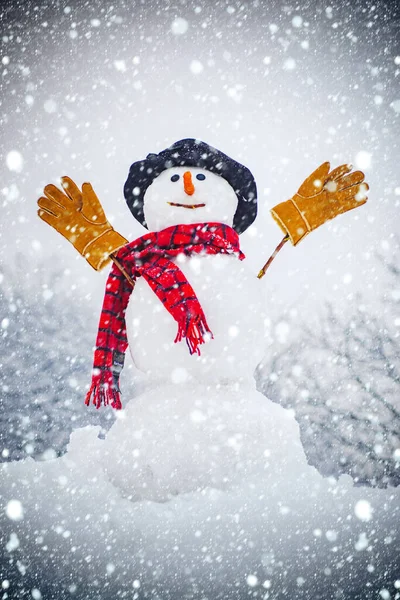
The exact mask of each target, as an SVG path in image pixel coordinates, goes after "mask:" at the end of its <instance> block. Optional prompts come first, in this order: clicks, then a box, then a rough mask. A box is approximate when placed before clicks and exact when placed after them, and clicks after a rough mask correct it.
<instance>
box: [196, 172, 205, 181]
mask: <svg viewBox="0 0 400 600" xmlns="http://www.w3.org/2000/svg"><path fill="white" fill-rule="evenodd" d="M205 178H206V176H205V175H203V173H198V174H197V175H196V179H198V180H199V181H204V180H205Z"/></svg>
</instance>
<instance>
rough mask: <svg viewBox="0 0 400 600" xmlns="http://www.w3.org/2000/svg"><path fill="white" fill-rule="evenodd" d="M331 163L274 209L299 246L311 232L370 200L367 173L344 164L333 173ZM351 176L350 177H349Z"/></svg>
mask: <svg viewBox="0 0 400 600" xmlns="http://www.w3.org/2000/svg"><path fill="white" fill-rule="evenodd" d="M329 169H330V164H329V163H328V162H325V163H323V164H322V165H321V166H320V167H318V169H316V170H315V171H314V172H313V173H312V174H311V175H310V176H309V177H308V178H307V179H306V180H305V181H304V183H303V184H302V185H301V187H300V189H299V191H298V192H297V194H295V195H294V196H293V198H291V199H290V200H286V202H281V203H280V204H277V205H276V206H274V208H272V209H271V214H272V216H273V218H274V219H275V221H276V222H277V223H278V225H279V227H280V228H281V229H282V231H283V232H284V233H285V234H286V235H288V236H289V238H290V241H291V242H292V244H293V246H296V244H298V243H299V242H300V240H302V239H303V237H305V236H306V235H307V234H309V233H310V231H313V230H314V229H316V228H317V227H319V226H320V225H322V224H323V223H325V221H328V220H329V219H333V218H334V217H336V216H337V215H340V214H341V213H344V212H347V211H348V210H352V209H353V208H357V207H358V206H361V205H362V204H365V202H366V201H367V197H366V193H367V190H368V189H369V186H368V184H367V183H365V182H364V173H362V172H361V171H354V173H350V171H351V169H352V167H351V166H349V165H341V166H340V167H337V168H336V169H333V171H331V173H329ZM348 173H350V175H348Z"/></svg>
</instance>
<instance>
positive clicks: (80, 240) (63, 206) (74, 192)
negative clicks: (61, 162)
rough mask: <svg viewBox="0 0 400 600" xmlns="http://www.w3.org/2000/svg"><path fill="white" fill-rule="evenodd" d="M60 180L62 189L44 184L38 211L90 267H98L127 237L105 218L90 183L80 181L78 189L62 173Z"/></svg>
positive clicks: (98, 269)
mask: <svg viewBox="0 0 400 600" xmlns="http://www.w3.org/2000/svg"><path fill="white" fill-rule="evenodd" d="M61 182H62V187H63V190H60V189H59V188H58V187H56V186H55V185H52V184H49V185H46V187H45V188H44V194H45V197H43V196H42V197H40V198H39V200H38V205H39V210H38V215H39V217H40V218H41V219H42V220H43V221H45V222H46V223H48V224H49V225H51V226H52V227H54V229H55V230H56V231H58V232H59V233H61V235H63V236H64V237H65V238H66V239H67V240H68V241H69V242H71V244H72V245H73V246H74V247H75V248H76V249H77V250H78V252H79V253H80V254H82V256H84V257H85V258H86V260H87V261H88V263H89V264H90V266H91V267H93V268H94V269H96V271H100V270H101V269H102V268H103V267H104V266H105V265H106V264H107V263H108V262H109V260H110V256H109V255H110V254H112V253H113V252H115V251H116V250H118V248H121V247H122V246H124V245H125V244H126V243H127V241H128V240H126V239H125V238H124V237H123V236H122V235H120V234H119V233H118V232H117V231H114V229H113V228H112V226H111V224H110V223H109V222H108V221H107V218H106V215H105V214H104V210H103V208H102V206H101V204H100V201H99V199H98V198H97V196H96V194H95V192H94V190H93V188H92V186H91V184H90V183H84V184H83V186H82V191H80V189H79V188H78V186H77V185H76V184H75V183H74V182H73V181H72V179H70V178H69V177H62V178H61Z"/></svg>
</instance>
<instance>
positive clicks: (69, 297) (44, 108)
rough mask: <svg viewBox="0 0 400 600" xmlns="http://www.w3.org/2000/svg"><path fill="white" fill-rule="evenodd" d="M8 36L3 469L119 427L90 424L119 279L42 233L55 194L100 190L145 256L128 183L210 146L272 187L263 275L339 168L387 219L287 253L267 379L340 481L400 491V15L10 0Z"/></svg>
mask: <svg viewBox="0 0 400 600" xmlns="http://www.w3.org/2000/svg"><path fill="white" fill-rule="evenodd" d="M0 26H1V53H0V60H1V69H2V73H1V84H0V85H1V94H0V125H1V129H0V132H1V146H0V201H1V219H0V249H1V270H0V281H1V283H0V286H1V292H0V293H1V295H0V311H1V312H0V322H1V334H2V342H1V348H2V352H1V355H0V364H1V397H0V402H1V407H0V409H1V410H0V422H1V432H0V435H1V438H0V453H1V455H2V459H3V460H11V459H13V460H14V459H18V458H22V457H24V456H27V455H32V456H36V457H45V458H46V457H47V458H48V457H51V456H55V455H57V454H60V453H62V452H63V451H64V450H65V447H66V443H67V442H68V438H69V433H70V431H71V430H72V429H74V428H75V427H77V426H82V425H84V424H85V423H101V424H102V425H103V427H104V429H106V428H107V427H108V426H109V425H110V423H111V422H112V420H113V418H114V415H113V413H112V411H111V409H110V410H108V409H104V410H102V411H96V410H95V409H94V408H89V409H87V408H86V407H85V406H84V405H83V398H84V394H85V389H87V386H88V384H89V381H90V369H91V364H92V348H93V345H94V341H95V337H96V329H97V323H98V318H99V314H100V308H101V303H102V298H103V289H104V283H105V278H106V275H107V273H106V272H103V273H100V274H99V273H96V272H94V271H92V270H91V268H90V267H89V266H88V264H87V263H86V262H85V261H84V260H83V259H82V258H81V257H80V256H78V255H77V253H76V251H75V250H74V249H73V247H72V246H70V245H69V244H68V243H67V242H66V240H65V239H64V238H62V237H61V236H59V235H58V234H57V233H56V232H55V231H54V230H52V229H51V228H50V227H48V226H47V225H45V224H44V223H43V222H42V221H41V220H40V219H39V218H38V217H37V214H36V210H37V207H36V200H37V198H38V197H39V196H40V195H41V193H42V190H43V187H44V185H46V184H47V183H50V182H52V183H55V184H58V183H59V178H60V177H61V176H63V175H66V174H67V175H69V176H70V177H72V179H74V180H75V181H76V182H77V183H78V184H79V185H80V184H82V183H83V182H84V181H90V182H91V183H92V184H93V186H94V189H95V190H96V192H97V194H98V196H99V198H100V200H101V202H102V204H103V206H104V209H105V211H106V214H107V215H108V217H109V219H110V220H111V221H112V222H113V225H114V227H115V228H116V229H117V230H118V231H120V232H121V233H122V234H123V235H124V236H125V237H127V238H128V239H130V240H131V239H134V238H136V237H138V236H140V235H142V234H143V232H144V230H143V229H142V228H141V226H140V225H139V224H138V223H136V222H135V221H134V219H133V217H132V216H131V213H130V212H129V210H128V208H127V207H126V205H125V201H124V198H123V192H122V190H123V185H124V182H125V179H126V177H127V174H128V170H129V166H130V165H131V163H132V162H134V161H136V160H139V159H141V158H144V157H145V156H146V155H147V154H148V153H149V152H159V151H160V150H162V149H164V148H165V147H167V146H169V145H170V144H172V143H173V142H174V141H176V140H178V139H180V138H183V137H196V138H200V139H202V140H204V141H206V142H208V143H209V144H211V145H214V146H215V147H217V148H218V149H220V150H222V151H223V152H225V153H227V154H228V155H230V156H231V157H232V158H234V159H236V160H238V161H240V162H242V163H243V164H245V165H246V166H247V167H248V168H250V170H251V171H252V172H253V174H254V176H255V178H256V181H257V185H258V192H259V214H258V217H257V220H256V222H255V224H254V225H253V226H252V227H251V228H250V229H249V230H248V231H247V232H246V233H245V234H243V235H242V236H241V243H242V248H243V250H244V252H245V254H246V255H247V258H248V260H249V262H250V264H251V265H252V266H253V267H254V273H255V275H256V273H257V272H258V270H259V269H260V267H261V266H262V265H263V263H264V262H265V261H266V259H267V258H268V256H269V255H270V254H271V253H272V251H273V250H274V248H275V246H276V245H277V244H278V242H279V241H280V239H281V238H282V233H281V232H280V230H279V228H278V227H277V225H276V224H275V223H274V221H273V220H272V218H271V217H270V215H269V210H270V208H272V207H273V206H274V205H275V204H277V203H279V202H281V201H284V200H286V199H287V198H289V197H291V196H292V195H293V194H294V193H295V192H296V191H297V189H298V187H299V186H300V184H301V183H302V181H303V180H304V179H305V177H307V176H308V175H309V173H311V172H312V171H313V170H314V169H315V168H316V167H317V166H318V165H319V164H320V163H322V162H324V161H326V160H329V161H330V162H331V164H332V166H337V165H339V164H341V163H346V162H351V163H352V164H354V166H355V168H359V169H361V170H363V171H364V172H365V174H366V180H367V181H368V183H369V185H370V192H369V201H368V203H367V204H366V205H364V206H362V207H361V208H359V209H358V210H356V211H352V212H349V213H347V214H345V215H343V216H341V217H338V218H337V219H336V220H335V221H332V222H330V223H328V224H326V225H324V226H323V227H321V228H320V229H319V230H318V231H316V232H314V233H313V234H312V235H310V236H308V237H307V238H306V239H305V240H304V241H303V242H302V243H301V244H300V245H299V246H298V247H296V248H292V247H289V246H287V247H285V248H284V249H283V250H282V252H281V253H280V254H279V256H278V257H277V258H276V260H275V262H274V263H273V265H272V267H271V268H270V270H269V271H268V273H267V275H266V276H265V278H264V279H263V280H262V281H261V282H260V285H262V286H263V287H264V289H265V292H266V302H268V309H269V314H270V318H269V322H268V326H269V336H268V338H267V339H266V340H265V359H264V361H263V363H262V365H260V367H259V369H258V370H257V373H256V377H257V381H258V385H259V388H260V389H261V390H262V391H263V392H264V393H265V394H266V395H267V396H269V397H270V398H271V399H272V400H274V401H277V402H281V403H283V404H284V405H285V406H287V407H289V408H291V409H292V410H294V411H295V414H296V417H297V418H298V420H299V423H300V426H301V431H302V439H303V442H304V445H305V449H306V452H307V455H308V457H309V460H310V462H312V464H315V465H316V466H317V467H318V468H319V469H320V470H321V471H322V472H323V473H325V474H333V475H338V474H339V473H341V472H348V473H350V474H352V475H353V477H355V479H356V481H357V482H359V483H361V484H371V485H387V483H391V484H394V485H397V484H398V483H399V465H400V442H399V439H398V430H399V423H400V394H399V391H400V386H399V382H400V358H399V331H400V310H399V309H400V254H399V240H400V237H399V233H398V227H399V214H400V212H399V206H400V169H399V162H400V153H399V139H400V128H399V123H400V86H399V80H400V7H399V6H396V3H391V2H382V1H380V0H378V1H377V2H369V1H360V0H353V1H352V2H347V1H344V0H343V1H338V2H334V3H331V4H330V3H329V2H320V1H318V0H313V1H311V0H310V1H307V2H303V3H297V2H293V3H290V2H276V1H263V0H253V1H236V0H226V1H225V0H219V1H217V2H211V0H210V1H207V0H199V1H194V2H190V1H186V0H180V1H176V2H171V1H168V0H158V1H156V0H148V1H146V2H143V1H139V0H136V1H135V0H131V1H129V2H128V1H123V0H122V1H119V2H106V1H100V0H92V1H91V2H90V3H89V2H83V1H81V2H79V1H76V0H72V1H68V0H65V1H62V2H61V1H57V0H47V1H46V2H40V3H37V2H34V1H30V0H25V1H20V2H16V1H15V0H14V1H11V0H3V2H2V3H1V8H0ZM106 271H107V269H106ZM132 374H133V369H132V365H129V364H128V365H127V368H126V369H125V371H124V374H123V389H124V391H125V393H124V398H125V401H126V400H127V399H129V398H130V397H132V396H133V395H134V394H135V393H137V392H135V385H134V380H133V379H134V378H133V377H132Z"/></svg>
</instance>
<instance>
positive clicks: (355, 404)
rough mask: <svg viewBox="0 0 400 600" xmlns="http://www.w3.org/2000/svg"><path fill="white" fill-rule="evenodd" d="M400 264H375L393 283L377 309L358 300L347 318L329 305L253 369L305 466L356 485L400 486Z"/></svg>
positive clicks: (364, 300)
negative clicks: (296, 427)
mask: <svg viewBox="0 0 400 600" xmlns="http://www.w3.org/2000/svg"><path fill="white" fill-rule="evenodd" d="M399 259H400V257H399V256H397V257H396V258H395V259H394V260H392V261H391V262H385V261H384V260H383V259H381V263H382V265H383V271H384V273H383V277H382V279H384V278H385V274H387V273H389V274H390V275H391V278H390V281H389V282H388V285H387V287H386V289H385V290H383V293H382V299H381V302H380V305H379V308H378V309H373V308H371V307H370V306H369V305H368V303H367V302H366V298H364V299H363V298H361V297H358V298H354V299H353V305H354V310H353V311H352V312H350V313H348V312H346V313H345V314H343V313H341V312H340V311H339V310H338V309H335V308H334V307H333V306H331V305H327V306H326V307H325V308H324V309H323V311H322V312H321V314H320V316H319V325H318V327H310V326H309V325H307V324H305V323H303V324H301V325H298V326H297V327H298V330H297V331H296V325H294V324H293V326H292V327H291V330H292V331H295V332H296V333H295V334H294V339H293V337H292V338H291V341H290V342H289V343H288V345H287V346H282V347H280V348H279V346H278V349H277V350H275V351H274V352H273V353H272V354H271V358H270V359H268V358H266V360H265V361H264V364H263V365H261V366H260V368H259V371H258V379H259V386H260V389H261V390H262V391H263V392H264V393H265V395H266V396H268V397H269V398H271V399H273V400H275V401H276V402H279V403H281V404H283V405H284V406H285V407H288V408H292V409H293V410H294V411H295V413H296V418H297V420H298V422H299V424H300V428H301V435H302V441H303V444H304V447H305V450H306V453H307V456H308V459H309V461H310V462H311V463H312V464H313V465H315V466H316V467H317V468H318V469H319V470H320V471H321V472H322V473H323V474H326V475H338V474H340V473H349V474H350V475H351V476H352V477H353V478H354V479H355V480H356V482H358V483H359V484H370V485H378V486H385V485H387V484H390V485H399V483H400V468H399V467H400V447H399V437H398V432H399V426H400V355H399V351H398V348H399V339H400V331H399V325H400V321H399V319H398V318H397V319H395V317H394V313H395V312H396V310H397V308H398V306H399V304H400V268H399V266H398V265H399V264H400V260H399ZM275 348H276V347H275Z"/></svg>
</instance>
